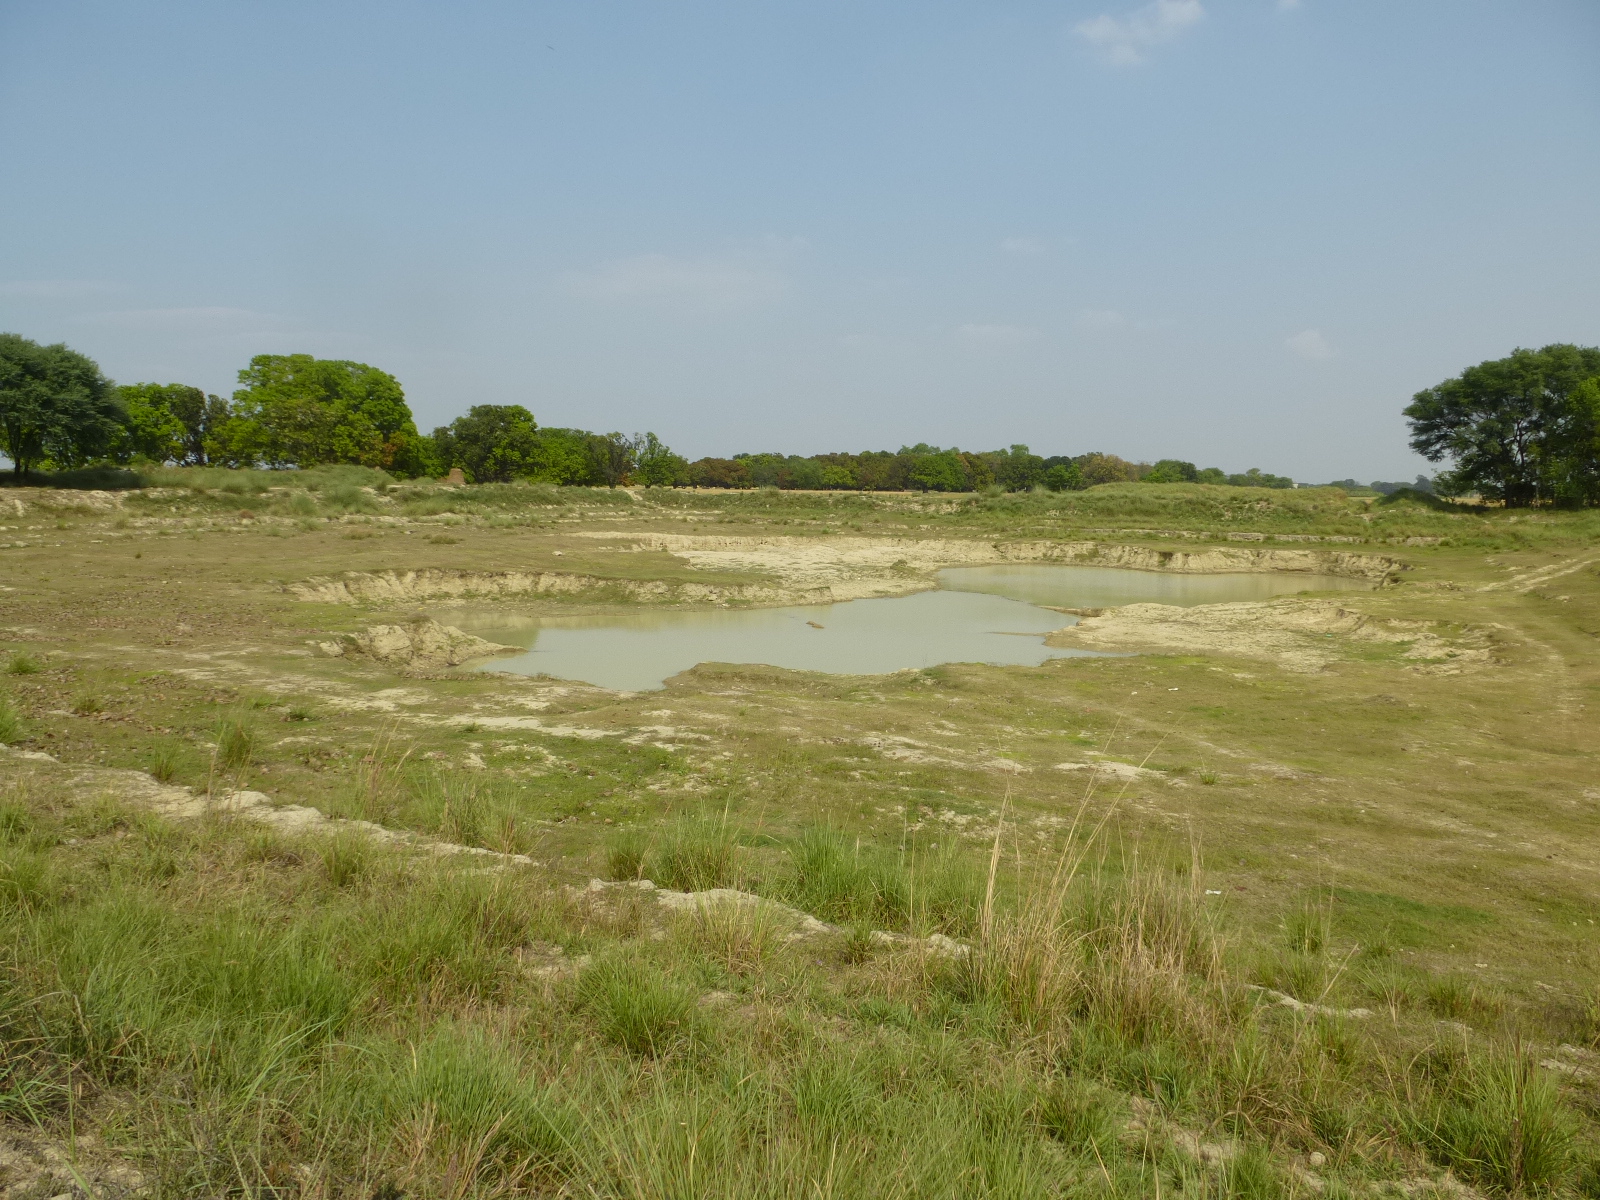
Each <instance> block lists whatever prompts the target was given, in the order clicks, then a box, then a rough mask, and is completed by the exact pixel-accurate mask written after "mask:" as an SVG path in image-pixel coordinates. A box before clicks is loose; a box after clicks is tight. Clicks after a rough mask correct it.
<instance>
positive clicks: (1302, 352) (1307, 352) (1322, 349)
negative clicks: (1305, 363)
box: [1283, 329, 1333, 362]
mask: <svg viewBox="0 0 1600 1200" xmlns="http://www.w3.org/2000/svg"><path fill="white" fill-rule="evenodd" d="M1283 344H1284V345H1285V346H1287V347H1289V349H1290V350H1291V351H1293V352H1294V353H1295V354H1298V355H1299V356H1300V357H1301V358H1306V359H1310V360H1311V361H1312V362H1322V361H1323V360H1324V359H1329V358H1332V357H1333V347H1332V346H1330V345H1328V339H1327V338H1325V337H1323V336H1322V331H1321V330H1320V329H1302V330H1301V331H1300V332H1299V333H1297V334H1295V335H1294V336H1293V337H1289V338H1285V339H1284V342H1283Z"/></svg>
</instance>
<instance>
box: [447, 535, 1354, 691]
mask: <svg viewBox="0 0 1600 1200" xmlns="http://www.w3.org/2000/svg"><path fill="white" fill-rule="evenodd" d="M939 583H940V590H938V591H929V592H919V593H917V594H916V595H912V596H896V597H892V598H886V599H879V600H850V601H846V602H844V603H840V604H808V605H797V606H794V607H791V608H762V609H714V610H710V611H701V612H678V611H672V610H650V609H639V610H636V611H633V612H621V613H607V614H604V615H599V616H573V617H564V616H540V617H529V616H517V615H515V614H512V613H507V612H505V611H503V610H498V609H493V610H479V611H472V610H468V611H466V612H461V613H453V614H452V615H451V616H450V618H448V619H449V620H450V622H451V623H452V624H455V625H459V626H460V627H461V628H463V629H466V630H468V631H469V632H471V633H475V634H477V635H478V636H479V637H483V638H488V639H489V640H490V641H492V642H501V643H503V644H505V645H510V646H523V647H526V650H525V652H524V653H522V654H520V655H517V656H516V657H509V656H508V657H505V658H497V659H495V660H494V661H493V662H490V663H485V664H484V665H483V667H482V668H481V669H483V670H488V671H512V672H516V673H518V674H523V675H551V676H554V677H555V678H557V679H579V680H583V681H584V682H587V683H593V684H598V685H599V686H600V687H607V688H616V689H618V690H621V691H648V690H651V689H654V688H660V687H662V686H664V685H665V682H666V680H668V679H670V678H671V677H672V676H674V675H676V674H678V673H679V672H680V671H686V670H688V669H689V668H690V667H692V666H694V665H695V664H696V663H703V662H722V663H760V664H765V665H767V666H773V667H787V668H790V669H792V670H796V671H822V672H825V673H827V674H833V675H883V674H888V673H889V672H891V671H902V670H905V669H907V668H919V667H932V666H938V665H939V664H940V663H953V662H976V663H992V664H995V665H997V666H1026V667H1036V666H1038V665H1039V664H1040V663H1043V662H1045V661H1046V660H1048V659H1052V658H1071V657H1079V656H1084V655H1089V654H1091V653H1092V652H1091V651H1087V650H1069V649H1065V648H1057V647H1052V646H1046V645H1045V644H1044V638H1045V635H1046V634H1048V633H1050V632H1052V631H1053V630H1056V629H1060V628H1062V627H1063V626H1066V625H1071V624H1074V623H1075V619H1074V618H1072V617H1069V616H1065V615H1063V614H1062V613H1058V612H1052V611H1050V610H1049V609H1047V608H1040V607H1038V606H1039V605H1054V606H1057V607H1061V608H1106V607H1111V606H1114V605H1118V604H1138V603H1156V604H1181V605H1191V604H1218V603H1224V602H1227V601H1234V600H1265V599H1267V598H1269V597H1271V596H1281V595H1284V594H1286V593H1292V592H1299V591H1305V590H1317V591H1328V590H1347V589H1351V588H1366V587H1367V586H1368V585H1367V584H1365V583H1363V582H1362V581H1359V580H1350V579H1340V578H1335V577H1333V576H1326V575H1287V574H1285V575H1179V574H1167V573H1163V572H1156V571H1131V570H1127V569H1124V568H1117V567H1071V566H1055V565H1040V564H1032V563H1027V564H1022V563H1019V564H1009V565H1005V566H991V567H951V568H949V569H947V570H944V571H941V572H939Z"/></svg>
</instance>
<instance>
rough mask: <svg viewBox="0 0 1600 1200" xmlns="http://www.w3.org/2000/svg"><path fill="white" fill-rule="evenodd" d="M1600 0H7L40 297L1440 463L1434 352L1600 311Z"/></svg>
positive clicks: (559, 400)
mask: <svg viewBox="0 0 1600 1200" xmlns="http://www.w3.org/2000/svg"><path fill="white" fill-rule="evenodd" d="M1597 61H1600V7H1597V6H1595V5H1593V4H1592V3H1579V2H1577V0H1566V2H1561V0H1555V2H1552V3H1547V4H1543V5H1540V6H1537V7H1534V6H1527V5H1514V4H1508V3H1472V4H1460V3H1454V4H1445V3H1443V2H1439V0H1428V2H1419V3H1415V4H1410V5H1406V6H1403V8H1402V7H1400V6H1394V5H1380V4H1377V3H1373V2H1370V0H1353V2H1346V3H1340V4H1334V3H1332V0H1232V2H1225V0H1155V2H1154V3H1150V4H1145V5H1140V4H1137V3H1132V4H1124V3H1110V4H1106V3H1078V2H1071V3H1063V4H1055V5H1045V4H1037V3H1016V4H1003V5H993V6H982V7H980V6H971V5H958V4H952V3H933V4H921V5H916V6H912V5H903V4H877V5H867V6H860V5H856V6H846V5H843V4H837V3H833V4H821V5H808V6H803V7H799V6H797V7H794V8H782V7H777V6H745V5H731V4H699V5H693V6H688V7H685V8H682V9H679V10H676V11H671V12H669V11H667V10H664V9H661V8H658V7H651V6H642V5H628V4H624V5H618V6H612V7H609V8H599V7H589V6H585V7H574V6H558V5H554V4H548V3H545V4H537V3H535V4H511V3H480V4H474V5H469V6H458V7H452V8H449V9H443V8H436V7H434V6H428V5H419V4H414V3H413V4H388V5H377V4H372V3H351V4H345V5H341V6H337V8H331V7H328V6H318V5H311V4H306V3H299V2H285V3H280V4H275V5H273V6H270V7H269V8H246V7H243V6H217V5H202V4H198V3H177V2H155V0H151V2H148V3H136V4H133V5H126V4H124V5H113V4H109V3H77V2H72V0H67V2H63V3H49V4H46V3H42V2H39V0H16V2H14V3H12V4H9V5H7V6H5V8H4V10H3V11H0V148H3V154H0V161H3V163H4V166H3V167H0V171H3V172H4V183H5V194H6V197H7V221H6V225H5V229H6V232H5V235H4V236H3V237H0V329H4V330H8V331H14V332H17V333H21V334H23V335H25V336H28V337H31V338H35V339H38V340H40V341H47V342H56V341H65V342H67V343H68V344H69V345H71V346H73V347H74V348H76V349H79V350H82V351H84V352H85V353H87V354H90V355H91V356H93V357H94V358H95V359H96V360H97V361H98V362H99V363H100V364H101V366H102V367H103V368H104V369H105V371H106V372H107V373H108V374H109V375H111V376H113V377H114V378H116V379H117V380H119V381H121V382H136V381H152V380H153V381H157V382H184V383H192V384H195V385H197V386H200V387H203V388H205V389H206V390H208V391H213V392H218V393H221V394H228V393H230V392H231V391H232V390H233V388H234V386H235V382H234V380H235V374H236V372H237V371H238V369H239V368H240V367H243V366H244V365H245V363H246V362H247V361H248V359H249V358H250V356H251V355H253V354H258V353H289V352H297V351H304V352H308V353H313V354H316V355H318V356H321V357H337V358H352V359H358V360H360V361H363V362H368V363H371V364H373V365H375V366H378V367H382V368H383V369H385V370H387V371H390V372H392V373H393V374H395V375H396V376H397V377H398V378H399V379H400V381H401V382H402V384H403V385H404V386H405V388H406V392H407V396H408V398H409V399H410V401H411V404H412V408H413V410H414V411H415V412H416V415H417V420H418V424H419V426H421V427H422V428H424V429H429V428H431V427H433V426H434V425H436V424H440V423H443V422H444V421H447V420H448V419H450V418H451V417H453V416H455V415H457V414H458V413H460V412H462V411H464V410H465V409H466V408H467V407H468V406H469V405H470V404H474V403H520V404H525V405H526V406H527V407H529V408H530V409H532V411H533V412H534V414H535V415H536V417H537V419H538V420H539V421H540V423H541V424H547V425H577V426H582V427H587V428H594V429H601V430H609V429H620V430H623V431H629V432H631V431H633V430H643V429H652V430H654V431H655V432H657V433H658V434H660V435H661V436H662V437H663V438H664V439H665V440H666V441H667V442H668V443H669V444H671V445H672V446H673V447H674V448H675V449H677V450H678V451H680V452H681V453H684V454H686V455H688V456H689V457H691V458H695V457H700V456H702V455H718V456H725V455H730V454H733V453H735V452H739V451H752V452H755V451H766V450H779V451H782V452H785V453H795V454H811V453H819V452H827V451H834V450H850V451H859V450H862V449H868V448H873V449H877V448H883V449H891V450H892V449H895V448H896V447H898V446H900V445H902V444H906V443H915V442H919V441H927V442H932V443H936V444H940V445H951V444H958V445H960V446H961V447H962V448H964V449H990V448H995V447H1000V446H1004V445H1008V444H1010V443H1013V442H1025V443H1027V444H1029V445H1030V446H1032V447H1033V449H1034V450H1035V451H1036V452H1039V453H1044V454H1079V453H1083V452H1085V451H1089V450H1102V451H1107V452H1111V453H1116V454H1120V455H1122V456H1124V457H1126V458H1130V459H1146V460H1154V459H1158V458H1163V457H1178V458H1184V459H1189V460H1193V461H1195V462H1197V463H1199V464H1200V465H1202V466H1209V465H1216V466H1220V467H1223V468H1224V469H1226V470H1229V471H1242V470H1244V469H1246V468H1248V467H1252V466H1257V467H1261V468H1262V469H1264V470H1268V471H1272V472H1277V473H1283V474H1290V475H1293V476H1294V477H1295V478H1296V479H1299V480H1302V481H1311V482H1325V481H1328V480H1332V479H1339V478H1345V477H1354V478H1356V479H1358V480H1362V481H1367V480H1372V479H1385V480H1406V479H1410V478H1412V477H1413V476H1414V475H1415V474H1417V473H1418V472H1419V471H1423V472H1427V473H1431V472H1432V471H1433V470H1434V469H1435V468H1433V467H1432V466H1431V465H1430V464H1427V463H1425V462H1423V461H1422V460H1421V459H1418V458H1416V457H1415V456H1414V455H1412V454H1410V452H1409V451H1408V450H1407V448H1406V430H1405V423H1404V420H1403V418H1402V417H1401V415H1400V409H1401V408H1402V407H1403V406H1404V405H1405V403H1406V402H1407V400H1408V399H1409V398H1410V396H1411V394H1412V393H1413V392H1415V391H1416V390H1418V389H1420V388H1423V387H1426V386H1429V385H1431V384H1433V383H1436V382H1438V381H1439V380H1441V379H1443V378H1446V377H1448V376H1450V375H1454V374H1456V373H1457V372H1459V371H1460V370H1461V369H1462V368H1463V367H1465V366H1468V365H1470V364H1472V363H1476V362H1478V361H1481V360H1483V359H1486V358H1497V357H1501V356H1503V355H1505V354H1507V353H1509V352H1510V351H1511V350H1512V349H1513V348H1514V347H1517V346H1540V345H1544V344H1546V343H1549V342H1555V341H1572V342H1578V343H1581V344H1595V343H1597V342H1600V288H1597V287H1596V285H1595V280H1596V278H1600V223H1597V222H1596V221H1595V219H1594V206H1595V202H1594V197H1595V196H1596V195H1600V122H1597V120H1596V118H1597V117H1600V71H1596V70H1595V67H1594V64H1595V63H1596V62H1597Z"/></svg>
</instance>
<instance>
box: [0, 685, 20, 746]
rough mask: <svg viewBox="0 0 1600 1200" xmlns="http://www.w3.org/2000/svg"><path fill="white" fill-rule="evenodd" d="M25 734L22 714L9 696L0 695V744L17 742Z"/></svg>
mask: <svg viewBox="0 0 1600 1200" xmlns="http://www.w3.org/2000/svg"><path fill="white" fill-rule="evenodd" d="M24 736H26V735H25V732H24V726H23V723H22V715H21V714H20V713H18V712H17V706H16V705H15V704H13V703H12V702H11V699H10V697H8V696H0V744H4V743H10V742H19V741H21V740H22V739H23V737H24Z"/></svg>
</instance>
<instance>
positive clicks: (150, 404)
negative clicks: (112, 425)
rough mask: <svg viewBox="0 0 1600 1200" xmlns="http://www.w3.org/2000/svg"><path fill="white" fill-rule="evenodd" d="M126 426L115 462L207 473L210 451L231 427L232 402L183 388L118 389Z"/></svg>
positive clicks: (135, 385)
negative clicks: (138, 459)
mask: <svg viewBox="0 0 1600 1200" xmlns="http://www.w3.org/2000/svg"><path fill="white" fill-rule="evenodd" d="M117 398H118V399H119V400H120V401H121V403H122V408H123V412H124V413H125V414H126V426H125V428H124V430H123V432H122V433H121V434H120V435H119V436H118V437H117V439H116V442H115V445H114V446H113V449H112V455H113V457H115V458H117V459H118V460H119V461H123V462H126V461H127V460H128V459H130V458H133V457H134V456H139V457H142V458H148V459H150V460H151V461H152V462H160V463H166V462H170V463H176V464H178V465H179V466H184V467H203V466H205V465H206V464H207V463H208V462H210V453H211V445H210V443H212V442H213V441H214V439H215V437H216V435H217V433H218V432H219V431H220V430H221V429H222V428H223V426H224V425H225V424H226V422H227V421H228V417H229V409H228V402H227V401H226V400H224V399H223V398H222V397H221V396H208V395H206V394H205V392H203V391H201V390H200V389H199V388H197V387H190V386H188V385H187V384H182V383H130V384H124V385H123V386H122V387H120V388H118V389H117Z"/></svg>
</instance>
